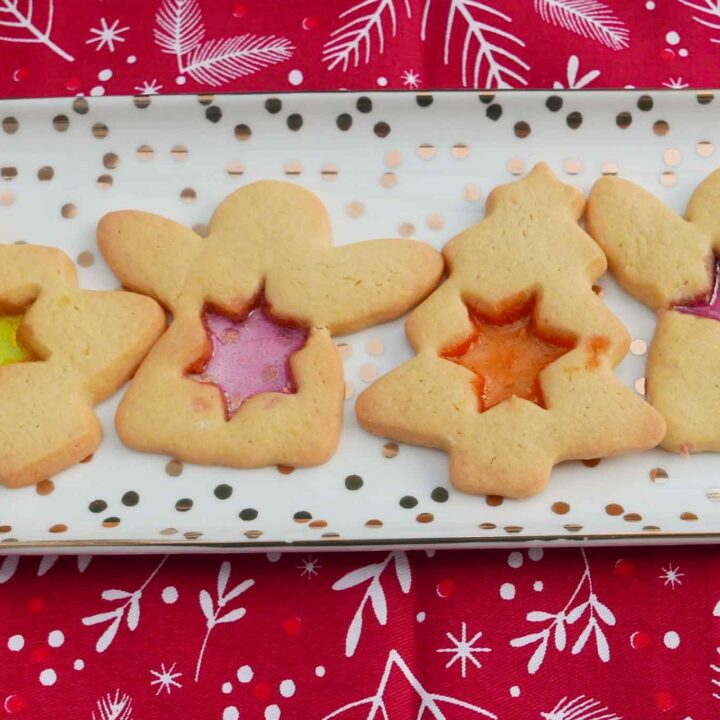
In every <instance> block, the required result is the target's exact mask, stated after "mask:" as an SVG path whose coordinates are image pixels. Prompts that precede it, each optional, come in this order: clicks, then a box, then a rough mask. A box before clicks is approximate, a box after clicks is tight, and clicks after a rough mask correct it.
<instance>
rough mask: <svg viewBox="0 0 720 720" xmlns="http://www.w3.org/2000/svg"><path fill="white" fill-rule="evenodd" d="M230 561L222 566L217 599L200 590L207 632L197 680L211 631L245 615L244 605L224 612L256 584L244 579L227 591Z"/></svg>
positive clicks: (196, 675) (196, 672)
mask: <svg viewBox="0 0 720 720" xmlns="http://www.w3.org/2000/svg"><path fill="white" fill-rule="evenodd" d="M230 570H231V565H230V563H229V562H228V561H227V560H225V562H223V564H222V565H221V566H220V570H219V572H218V577H217V600H213V598H212V595H210V593H209V592H208V591H207V590H201V591H200V609H201V610H202V613H203V615H204V616H205V625H206V628H207V629H206V632H205V638H204V639H203V643H202V647H201V648H200V654H199V655H198V659H197V664H196V666H195V682H197V681H198V680H199V679H200V670H201V669H202V664H203V658H204V657H205V650H206V649H207V644H208V640H209V639H210V633H212V631H213V630H214V629H215V627H216V626H217V625H221V624H223V623H232V622H236V621H237V620H240V618H243V617H245V613H246V612H247V611H246V610H245V608H244V607H239V608H235V609H234V610H230V611H229V612H227V613H225V614H224V615H223V614H222V612H223V610H224V609H225V606H226V605H227V604H228V603H229V602H230V601H231V600H234V599H235V598H236V597H238V596H239V595H242V594H243V593H244V592H245V591H246V590H249V589H250V588H251V587H252V586H253V585H254V584H255V581H254V580H243V581H242V582H241V583H239V584H238V585H236V586H235V587H234V588H232V589H231V590H228V591H227V592H225V589H226V588H227V584H228V580H229V579H230Z"/></svg>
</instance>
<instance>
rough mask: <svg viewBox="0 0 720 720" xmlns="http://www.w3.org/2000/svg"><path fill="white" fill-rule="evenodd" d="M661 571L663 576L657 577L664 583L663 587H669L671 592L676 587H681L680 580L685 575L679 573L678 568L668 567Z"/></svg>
mask: <svg viewBox="0 0 720 720" xmlns="http://www.w3.org/2000/svg"><path fill="white" fill-rule="evenodd" d="M662 571H663V574H662V575H658V578H660V580H664V581H665V582H663V585H665V586H667V585H669V586H670V587H671V588H672V589H673V590H674V589H675V586H676V585H682V580H681V579H680V578H681V577H684V576H685V573H681V572H680V567H673V566H672V565H668V566H667V567H666V568H663V569H662Z"/></svg>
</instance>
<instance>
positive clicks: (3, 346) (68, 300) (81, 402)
mask: <svg viewBox="0 0 720 720" xmlns="http://www.w3.org/2000/svg"><path fill="white" fill-rule="evenodd" d="M164 328H165V315H164V313H163V312H162V309H161V308H160V307H159V305H158V304H157V303H156V302H154V301H153V300H151V299H150V298H146V297H142V296H141V295H135V294H133V293H127V292H90V291H85V290H80V289H79V288H78V285H77V278H76V275H75V266H74V265H73V264H72V262H71V261H70V260H69V258H68V257H67V256H66V255H64V254H63V253H62V252H61V251H60V250H56V249H54V248H47V247H38V246H32V245H0V484H3V485H7V486H9V487H20V486H23V485H30V484H32V483H36V482H38V481H40V480H43V479H45V478H47V477H49V476H50V475H54V474H55V473H58V472H60V471H61V470H64V469H66V468H68V467H70V466H71V465H74V464H75V463H78V462H80V461H81V460H83V459H84V458H86V457H88V456H89V455H91V454H92V453H94V452H95V450H96V449H97V447H98V445H99V444H100V441H101V439H102V429H101V427H100V423H99V422H98V419H97V418H96V417H95V414H94V413H93V406H94V405H96V404H97V403H99V402H100V401H101V400H104V399H105V398H107V397H108V396H110V395H111V394H112V393H114V392H115V391H116V390H117V389H118V388H119V387H120V386H121V385H122V384H123V383H124V382H125V381H127V379H128V378H129V377H130V375H131V374H132V373H133V372H134V370H135V368H136V367H137V366H138V365H139V363H140V361H141V360H142V358H143V356H144V355H145V353H147V351H148V349H149V348H150V346H151V345H152V343H153V342H154V341H155V340H156V339H157V338H158V337H159V336H160V334H161V333H162V331H163V329H164Z"/></svg>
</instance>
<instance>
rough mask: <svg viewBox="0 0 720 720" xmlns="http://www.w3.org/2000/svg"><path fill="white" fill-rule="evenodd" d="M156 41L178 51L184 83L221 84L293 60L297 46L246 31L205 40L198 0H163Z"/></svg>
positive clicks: (171, 51) (173, 52)
mask: <svg viewBox="0 0 720 720" xmlns="http://www.w3.org/2000/svg"><path fill="white" fill-rule="evenodd" d="M154 37H155V43H156V44H157V45H159V46H160V49H161V50H162V52H164V53H168V54H169V55H174V56H175V60H176V62H177V69H178V72H179V73H180V75H179V76H178V78H177V81H176V82H177V83H178V84H180V85H182V84H183V83H184V82H185V80H186V78H185V75H189V76H190V77H191V78H192V79H193V80H195V81H197V82H199V83H202V84H205V85H210V86H212V87H217V86H218V85H222V84H223V83H226V82H228V81H230V80H234V79H235V78H239V77H244V76H245V75H251V74H252V73H256V72H257V71H258V70H262V69H263V68H265V67H268V66H270V65H275V64H276V63H279V62H283V61H285V60H289V59H290V58H291V57H292V56H293V53H294V52H295V46H294V45H293V44H292V43H291V42H290V41H289V40H288V39H287V38H282V37H276V36H275V35H255V34H254V33H245V34H243V35H236V36H233V37H226V38H218V39H214V40H205V39H204V38H205V23H204V22H203V18H202V11H201V9H200V3H199V2H198V0H163V2H162V4H161V5H160V8H159V9H158V11H157V14H156V15H155V30H154Z"/></svg>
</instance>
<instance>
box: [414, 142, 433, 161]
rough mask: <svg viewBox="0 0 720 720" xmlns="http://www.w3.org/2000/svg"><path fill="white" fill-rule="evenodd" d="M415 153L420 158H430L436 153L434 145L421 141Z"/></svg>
mask: <svg viewBox="0 0 720 720" xmlns="http://www.w3.org/2000/svg"><path fill="white" fill-rule="evenodd" d="M417 154H418V157H419V158H421V159H422V160H432V159H433V158H434V157H435V155H436V154H437V149H436V148H435V146H434V145H430V144H428V143H423V144H422V145H420V146H419V147H418V149H417Z"/></svg>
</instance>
